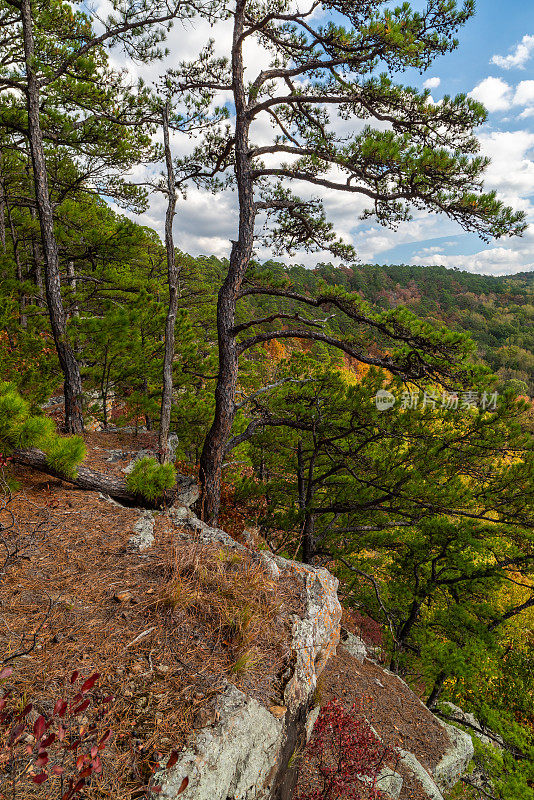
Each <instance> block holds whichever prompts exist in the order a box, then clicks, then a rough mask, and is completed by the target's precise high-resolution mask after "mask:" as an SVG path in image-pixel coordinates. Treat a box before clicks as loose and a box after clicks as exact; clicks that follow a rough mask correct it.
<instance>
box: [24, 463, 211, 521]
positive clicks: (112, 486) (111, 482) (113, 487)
mask: <svg viewBox="0 0 534 800" xmlns="http://www.w3.org/2000/svg"><path fill="white" fill-rule="evenodd" d="M11 457H12V459H13V462H14V463H15V464H22V465H24V466H27V467H32V469H36V470H38V471H39V472H43V473H44V474H45V475H51V476H52V477H53V478H59V479H60V480H62V481H65V482H66V483H71V484H73V485H74V486H76V487H77V488H78V489H85V490H88V491H92V492H102V494H105V495H109V497H112V498H113V499H114V500H118V501H119V502H120V503H121V504H122V505H125V506H131V507H136V508H161V507H163V506H169V505H172V504H173V503H174V502H176V501H179V502H182V503H184V504H188V503H190V502H193V501H194V499H195V498H196V496H197V489H196V481H195V480H194V478H191V477H190V476H188V475H180V474H179V475H177V476H176V484H175V486H174V488H173V489H171V490H169V491H167V492H165V494H164V495H163V496H162V497H159V498H157V499H155V500H153V501H149V500H147V499H146V498H143V497H141V496H140V495H137V494H133V492H131V491H130V489H129V488H128V484H127V483H126V481H125V480H124V479H122V478H116V477H114V476H112V475H105V474H104V473H102V472H95V471H94V470H92V469H89V468H88V467H84V466H80V467H78V468H77V472H76V477H75V478H73V477H68V476H65V475H63V474H62V473H61V472H58V471H57V470H55V469H54V468H53V467H51V466H50V465H49V464H48V461H47V458H46V455H45V453H43V452H42V451H41V450H36V449H31V450H15V452H14V453H13V454H12V456H11Z"/></svg>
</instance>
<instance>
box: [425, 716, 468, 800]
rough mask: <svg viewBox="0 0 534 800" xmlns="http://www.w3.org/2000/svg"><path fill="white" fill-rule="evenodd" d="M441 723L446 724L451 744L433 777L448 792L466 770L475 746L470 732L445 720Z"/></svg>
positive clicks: (443, 790)
mask: <svg viewBox="0 0 534 800" xmlns="http://www.w3.org/2000/svg"><path fill="white" fill-rule="evenodd" d="M441 724H442V725H444V727H445V730H446V731H447V735H448V737H449V739H450V742H451V746H450V747H449V749H448V750H446V752H445V753H444V754H443V758H442V759H441V761H440V762H439V763H438V764H437V765H436V766H435V767H434V770H433V777H434V780H435V781H436V783H437V785H438V786H439V788H440V789H441V791H442V792H447V791H448V790H449V789H452V787H453V786H454V785H455V784H456V783H458V781H459V780H460V778H461V777H462V775H463V774H464V772H465V771H466V769H467V767H468V765H469V762H470V761H471V759H472V758H473V756H474V754H475V748H474V747H473V741H472V739H471V737H470V736H469V734H468V733H465V732H464V731H461V730H460V729H459V728H455V727H454V726H453V725H447V724H446V723H445V722H441Z"/></svg>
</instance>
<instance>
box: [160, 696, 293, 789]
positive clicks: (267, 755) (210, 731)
mask: <svg viewBox="0 0 534 800" xmlns="http://www.w3.org/2000/svg"><path fill="white" fill-rule="evenodd" d="M216 713H217V716H218V721H217V723H216V724H215V725H214V726H212V727H208V728H204V729H202V730H201V731H200V732H199V733H198V735H197V737H196V740H195V741H194V743H193V744H192V745H190V746H189V748H187V749H186V750H184V751H183V752H182V753H181V754H180V757H179V760H178V762H177V764H176V765H175V766H174V767H172V769H171V770H169V771H168V772H163V773H161V774H160V775H156V777H155V781H156V782H157V783H159V784H160V785H161V787H162V789H161V792H160V793H159V794H158V795H157V797H159V798H163V799H164V800H175V798H178V790H179V789H180V786H181V785H182V782H183V779H184V778H186V777H187V778H189V784H188V786H187V788H186V790H185V791H184V792H182V793H181V794H180V796H179V798H180V800H228V798H232V799H233V800H260V799H261V798H267V797H268V795H269V789H270V782H271V776H272V772H273V765H274V764H275V763H276V758H277V755H278V752H279V750H280V746H281V741H282V733H283V723H282V722H281V721H280V720H277V719H275V718H274V717H273V716H272V714H270V713H269V712H268V711H267V709H266V708H264V707H263V706H262V705H260V704H259V703H258V702H257V701H256V700H253V699H251V698H249V697H247V696H246V695H244V694H243V693H242V692H240V691H239V690H238V689H236V688H235V687H234V686H230V685H228V686H227V687H226V689H225V691H224V692H223V693H222V694H221V695H219V696H218V698H217V704H216Z"/></svg>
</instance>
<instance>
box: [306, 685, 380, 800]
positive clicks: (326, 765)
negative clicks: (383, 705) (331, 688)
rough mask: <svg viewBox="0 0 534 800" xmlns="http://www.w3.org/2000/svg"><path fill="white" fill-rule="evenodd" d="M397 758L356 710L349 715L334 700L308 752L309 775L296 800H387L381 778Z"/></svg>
mask: <svg viewBox="0 0 534 800" xmlns="http://www.w3.org/2000/svg"><path fill="white" fill-rule="evenodd" d="M394 757H395V753H394V751H393V750H392V749H391V748H389V747H387V746H386V745H384V744H383V743H382V742H381V741H380V740H379V739H378V738H377V736H376V735H375V734H374V733H373V731H372V730H371V728H370V726H369V723H368V722H367V721H366V720H365V718H364V717H363V715H361V714H357V713H356V708H355V706H353V707H352V709H351V710H350V711H347V710H346V709H345V708H344V706H343V705H342V704H341V703H340V702H339V700H337V699H334V700H330V702H329V703H327V705H325V706H323V708H322V709H321V712H320V714H319V716H318V718H317V722H316V723H315V727H314V729H313V734H312V737H311V739H310V741H309V742H308V745H307V747H306V750H305V752H304V759H303V761H304V762H305V763H306V764H307V775H306V779H305V780H302V779H301V781H300V782H299V788H298V789H297V793H296V795H295V800H378V798H382V797H384V795H383V794H382V792H380V791H379V789H378V788H377V786H376V782H377V779H378V776H379V775H380V772H381V770H382V769H383V768H384V767H385V762H386V761H388V760H391V759H392V758H394ZM301 778H302V776H301ZM303 784H304V785H303Z"/></svg>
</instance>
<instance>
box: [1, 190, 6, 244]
mask: <svg viewBox="0 0 534 800" xmlns="http://www.w3.org/2000/svg"><path fill="white" fill-rule="evenodd" d="M5 210H6V193H5V189H4V181H3V179H2V177H1V176H0V245H2V250H3V251H4V253H5V252H6V218H5Z"/></svg>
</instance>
